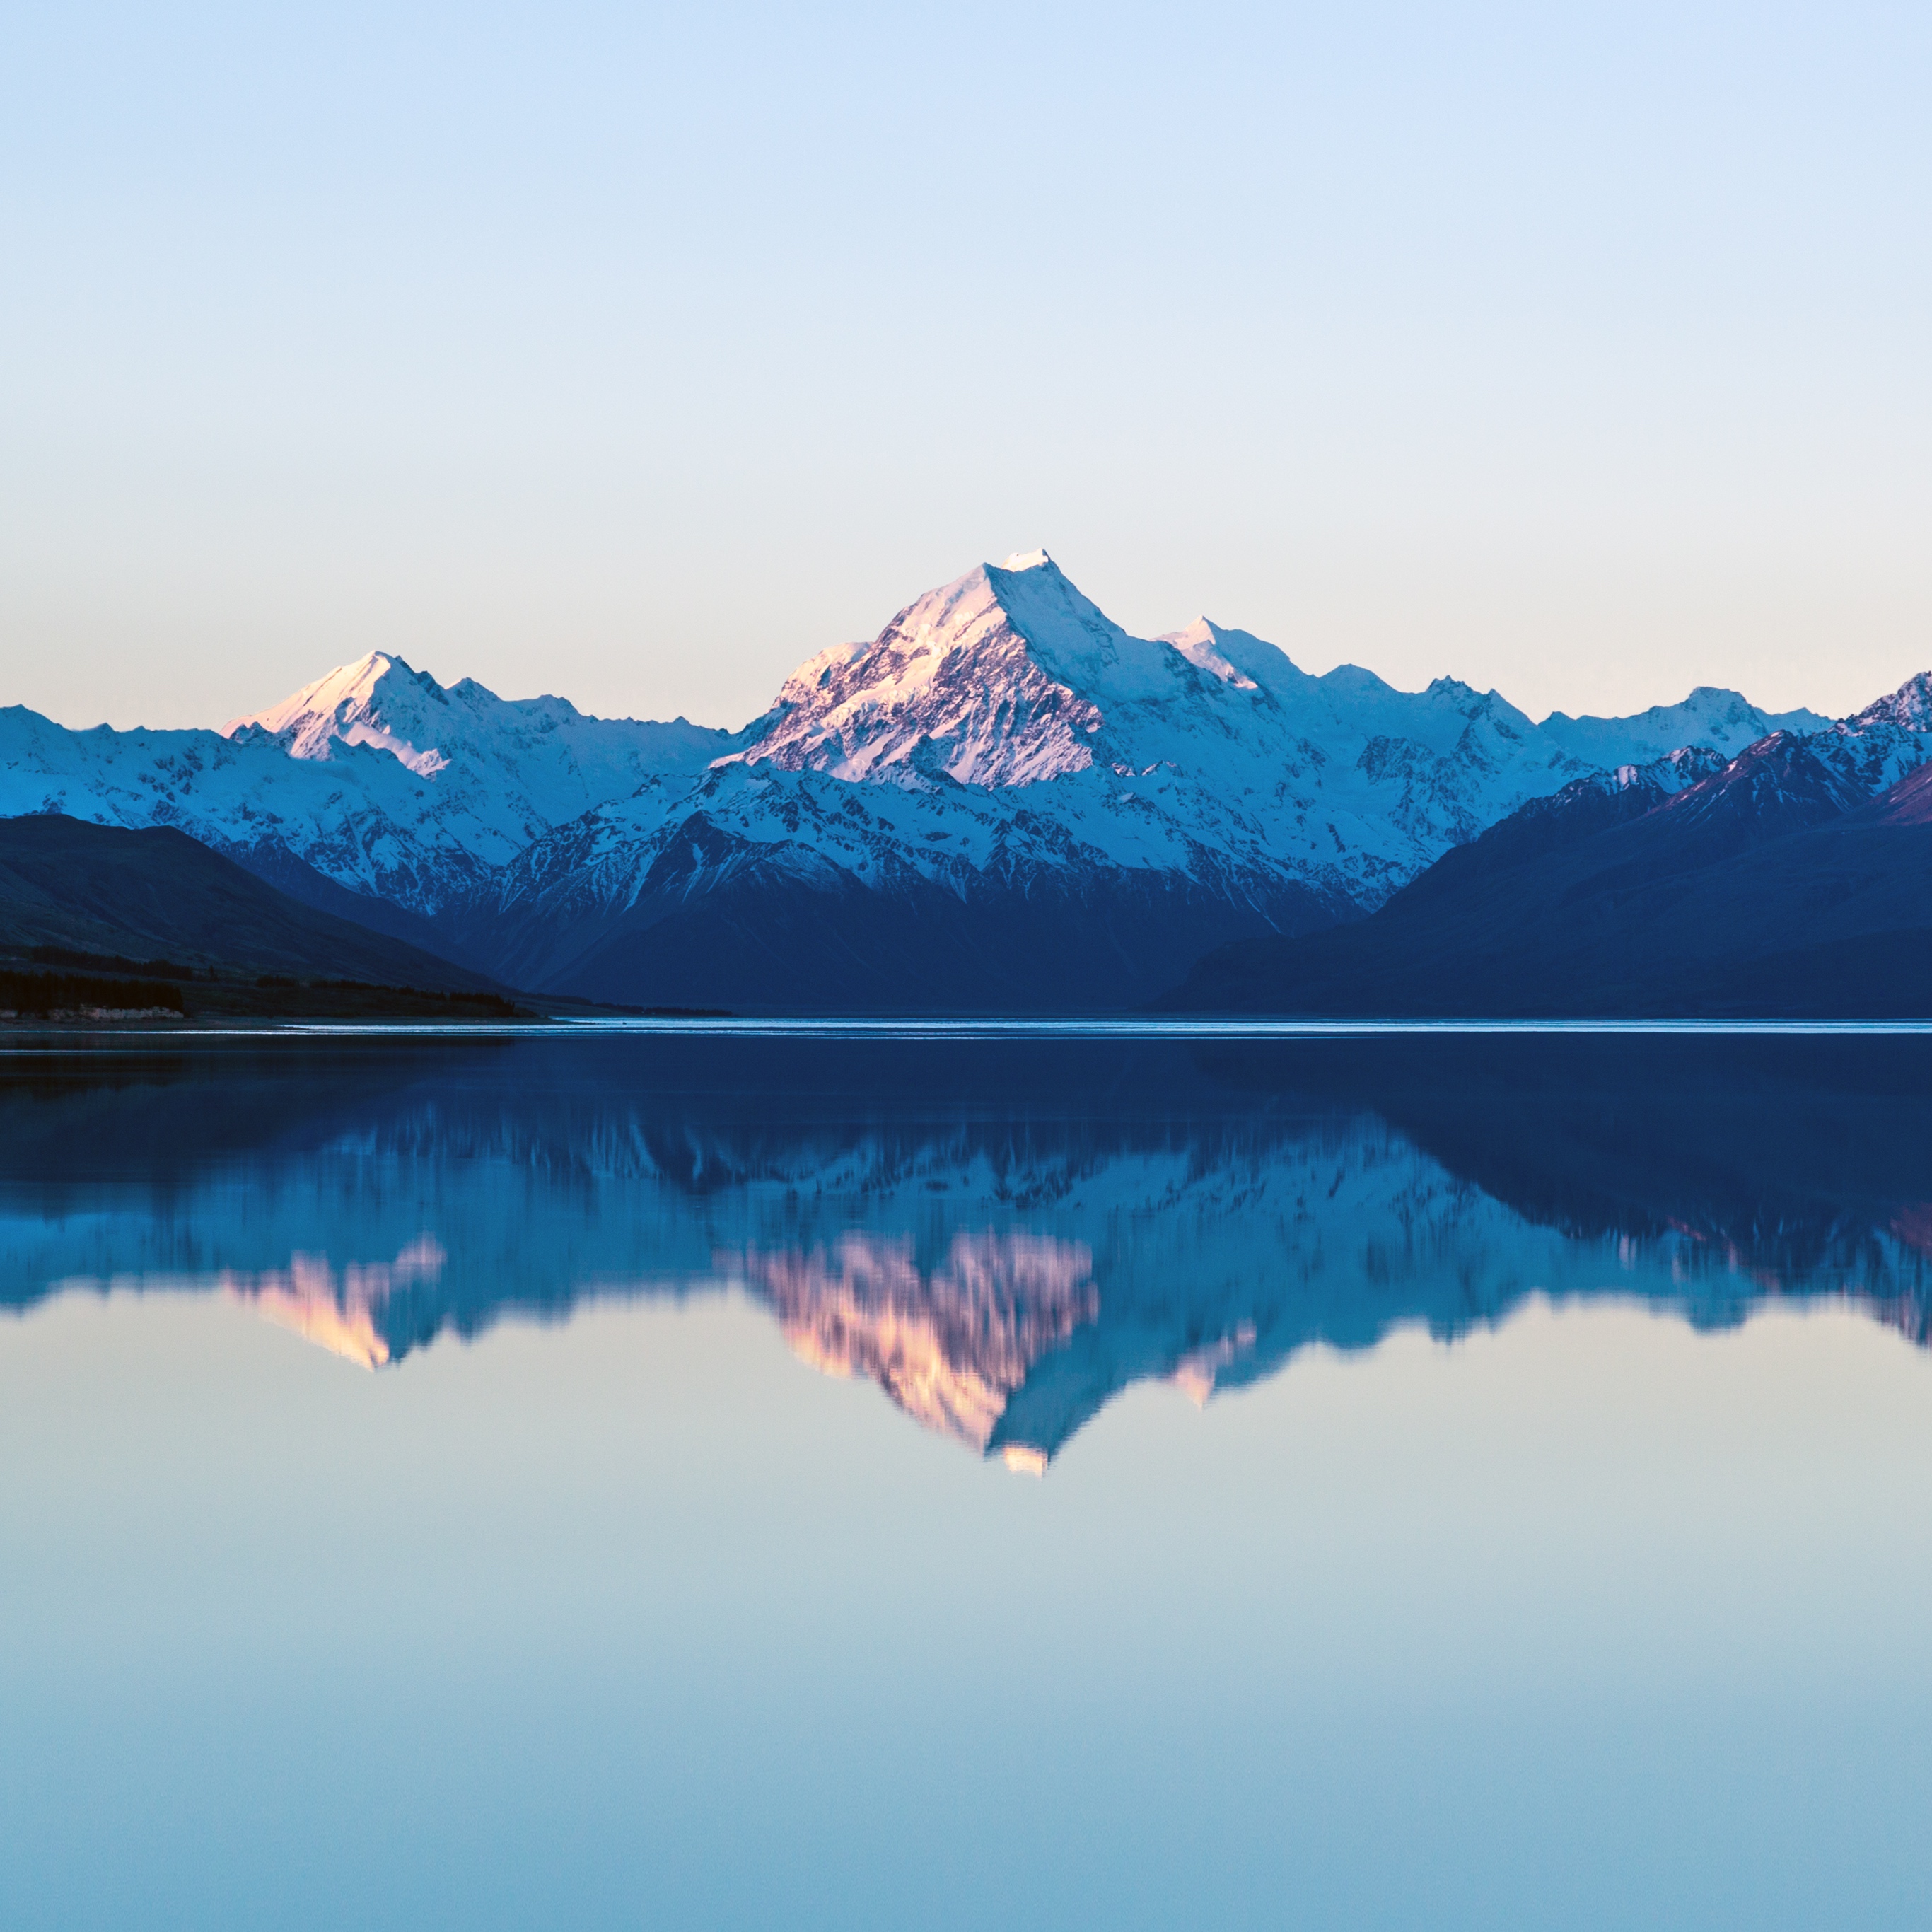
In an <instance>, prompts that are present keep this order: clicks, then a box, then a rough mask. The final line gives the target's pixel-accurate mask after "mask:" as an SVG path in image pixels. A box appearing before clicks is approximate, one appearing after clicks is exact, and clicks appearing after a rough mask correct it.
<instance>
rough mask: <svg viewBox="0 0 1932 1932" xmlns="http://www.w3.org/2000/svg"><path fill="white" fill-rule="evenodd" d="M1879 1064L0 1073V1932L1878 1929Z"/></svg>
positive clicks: (1909, 1044) (1927, 1189) (606, 1060)
mask: <svg viewBox="0 0 1932 1932" xmlns="http://www.w3.org/2000/svg"><path fill="white" fill-rule="evenodd" d="M1928 1260H1932V1040H1928V1039H1927V1038H1925V1037H1922V1036H1921V1037H1883V1036H1875V1037H1858V1036H1852V1037H1769V1038H1767V1037H1699V1036H1696V1035H1679V1036H1675V1037H1646V1036H1634V1035H1628V1034H1626V1035H1621V1036H1613V1037H1592V1036H1588V1035H1577V1034H1568V1035H1564V1034H1555V1035H1543V1034H1509V1035H1495V1034H1490V1035H1455V1034H1424V1035H1408V1036H1403V1035H1394V1036H1389V1037H1381V1038H1375V1037H1368V1038H1359V1037H1358V1038H1351V1037H1329V1038H1307V1039H1283V1038H1268V1037H1261V1038H1244V1039H1217V1038H1214V1037H1208V1036H1204V1035H1188V1036H1184V1037H1167V1038H1161V1039H1145V1038H1139V1037H1130V1036H1121V1035H1112V1036H1106V1037H1088V1038H1070V1037H1065V1036H1064V1034H1062V1035H1047V1034H1027V1033H1025V1032H1024V1031H996V1032H993V1033H991V1034H986V1033H984V1032H980V1033H976V1034H973V1035H971V1036H969V1037H926V1038H916V1039H907V1038H900V1037H891V1036H889V1035H876V1034H865V1033H863V1032H862V1031H853V1030H847V1031H844V1032H843V1033H841V1034H837V1035H835V1036H811V1035H807V1036H802V1037H783V1036H772V1035H769V1034H766V1035H762V1036H758V1037H747V1036H742V1035H736V1036H734V1035H732V1034H728V1033H727V1034H722V1035H715V1036H710V1037H679V1036H675V1035H672V1036H657V1035H649V1034H642V1035H640V1034H619V1035H604V1036H597V1037H583V1036H577V1037H563V1038H556V1037H496V1038H481V1037H470V1038H467V1039H460V1040H450V1039H436V1040H430V1039H410V1038H400V1037H365V1038H353V1039H344V1038H314V1039H306V1040H287V1039H283V1040H256V1041H254V1042H248V1041H229V1042H213V1043H205V1044H203V1045H201V1046H196V1047H193V1048H170V1047H169V1046H167V1045H166V1043H147V1044H145V1046H142V1048H141V1049H139V1050H135V1049H116V1050H113V1051H108V1050H95V1051H92V1052H16V1053H13V1054H11V1055H4V1056H0V1919H4V1921H5V1923H6V1924H8V1925H20V1926H23V1927H28V1926H31V1927H42V1926H60V1927H117V1928H119V1927H130V1926H140V1927H173V1926H179V1927H195V1928H205V1927H262V1926H266V1925H273V1926H275V1927H445V1926H447V1927H465V1928H469V1927H535V1926H558V1927H604V1926H623V1927H631V1926H637V1927H752V1926H757V1927H763V1926H773V1927H788V1928H789V1927H841V1928H850V1927H874V1926H881V1927H884V1926H890V1927H898V1926H907V1927H976V1928H977V1927H986V1926H992V1925H998V1926H1002V1927H1015V1926H1018V1927H1056V1928H1058V1927H1087V1926H1093V1927H1141V1926H1148V1927H1154V1926H1158V1927H1175V1926H1187V1927H1193V1926H1211V1927H1248V1926H1256V1927H1259V1926H1268V1927H1277V1926H1309V1927H1331V1926H1332V1927H1351V1928H1353V1927H1418V1928H1421V1927H1427V1928H1440V1927H1486V1928H1487V1927H1498V1926H1526V1927H1612V1926H1614V1927H1634V1926H1644V1927H1651V1926H1660V1925H1662V1926H1672V1927H1706V1926H1712V1927H1716V1926H1724V1927H1733V1926H1735V1927H1751V1928H1765V1927H1827V1926H1829V1927H1834V1928H1838V1927H1845V1926H1847V1925H1856V1926H1858V1927H1892V1926H1897V1927H1905V1926H1911V1927H1921V1926H1923V1925H1924V1924H1926V1923H1927V1921H1928V1917H1932V1879H1929V1878H1928V1876H1927V1868H1926V1860H1925V1856H1924V1848H1923V1836H1924V1822H1925V1820H1926V1818H1927V1816H1928V1814H1932V1643H1928V1632H1932V1508H1928V1507H1927V1494H1928V1490H1932V1356H1928V1353H1927V1339H1928V1326H1927V1314H1928V1308H1932V1278H1928V1275H1927V1265H1928Z"/></svg>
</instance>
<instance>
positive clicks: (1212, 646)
mask: <svg viewBox="0 0 1932 1932" xmlns="http://www.w3.org/2000/svg"><path fill="white" fill-rule="evenodd" d="M1227 636H1228V633H1227V632H1226V631H1223V629H1222V628H1221V627H1220V625H1218V624H1217V623H1215V622H1214V620H1213V619H1211V618H1208V617H1197V618H1196V619H1195V620H1194V621H1193V623H1191V624H1190V625H1187V626H1186V627H1185V628H1183V629H1181V630H1178V631H1163V632H1162V633H1161V636H1160V641H1161V643H1164V644H1172V646H1174V648H1175V649H1176V650H1177V651H1178V652H1180V653H1181V655H1182V656H1183V657H1184V658H1186V659H1187V661H1188V662H1189V663H1190V664H1193V666H1194V667H1196V669H1197V670H1205V671H1206V672H1207V673H1208V675H1209V676H1211V677H1218V678H1219V679H1220V680H1221V682H1223V684H1230V685H1233V686H1234V688H1235V689H1236V690H1237V691H1256V690H1259V688H1260V686H1259V685H1257V684H1256V682H1255V680H1254V679H1253V678H1251V677H1250V676H1248V675H1247V673H1245V672H1244V671H1243V670H1241V669H1240V667H1238V665H1236V664H1235V662H1234V661H1233V659H1232V658H1230V657H1229V655H1227V653H1226V652H1225V651H1224V650H1223V649H1222V648H1221V646H1222V643H1223V640H1224V639H1225V638H1226V637H1227Z"/></svg>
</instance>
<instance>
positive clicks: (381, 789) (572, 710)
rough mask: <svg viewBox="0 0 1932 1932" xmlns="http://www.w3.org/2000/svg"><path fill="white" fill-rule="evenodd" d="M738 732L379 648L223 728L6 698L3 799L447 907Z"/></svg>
mask: <svg viewBox="0 0 1932 1932" xmlns="http://www.w3.org/2000/svg"><path fill="white" fill-rule="evenodd" d="M736 742H737V739H736V737H734V736H733V734H732V733H729V732H725V731H714V730H706V729H704V728H703V727H700V726H697V725H693V724H686V723H685V721H684V720H682V718H679V719H678V720H676V721H675V722H674V723H671V724H647V723H640V722H638V721H636V720H634V719H631V718H587V717H586V716H584V715H583V713H582V712H579V711H578V710H577V709H576V707H575V706H574V705H571V704H570V703H567V702H566V701H565V700H563V699H562V698H559V697H535V698H528V699H524V700H505V699H502V698H499V697H497V696H496V694H494V693H493V692H492V691H486V690H485V689H484V688H483V686H482V685H479V684H477V683H475V682H473V681H472V680H471V679H467V678H466V679H463V680H462V682H460V683H458V684H457V685H453V686H451V687H450V688H448V689H445V688H443V686H442V685H439V684H438V683H437V682H436V680H435V679H434V678H432V677H431V676H428V674H427V673H424V672H421V671H416V670H412V669H411V668H410V666H409V665H408V664H405V663H404V661H402V659H401V658H395V657H391V656H387V655H383V654H382V653H380V652H372V653H371V654H370V655H368V656H366V657H363V658H358V659H357V660H356V661H355V662H354V663H353V664H345V665H344V666H343V667H341V669H340V670H335V671H332V672H331V673H329V676H327V677H325V678H321V679H317V682H315V683H314V684H311V685H307V686H305V688H303V689H302V690H301V691H298V692H297V693H296V694H295V696H293V697H291V698H290V699H288V700H287V701H286V702H285V703H281V704H279V705H277V706H274V707H273V708H272V709H269V710H268V711H265V712H257V713H254V714H251V715H246V716H243V717H240V718H233V719H231V720H230V721H229V723H227V724H225V725H223V727H221V729H220V731H219V732H218V733H217V732H214V731H196V730H186V731H148V730H131V731H115V730H110V729H109V728H108V727H106V726H104V725H103V726H101V727H98V728H97V729H95V730H91V731H68V730H62V727H60V726H58V725H57V724H52V723H51V722H50V721H49V720H47V719H46V718H41V717H40V716H38V715H37V714H35V713H34V712H30V711H28V710H26V709H24V708H23V707H22V706H13V707H11V708H10V709H7V710H5V711H0V815H5V814H15V813H19V812H24V811H65V812H67V813H68V814H70V815H71V816H72V817H77V818H86V819H90V820H95V821H96V822H98V823H104V824H118V825H129V826H142V825H153V824H165V825H174V826H178V827H179V828H180V829H181V830H183V831H184V832H188V833H190V835H192V836H193V837H195V838H199V839H200V840H201V841H202V842H203V843H204V844H209V845H211V846H213V847H215V848H216V849H217V850H220V851H223V852H226V853H229V854H230V855H231V856H234V857H236V858H238V859H241V860H242V862H244V863H245V864H248V865H251V866H252V867H253V868H254V869H257V870H258V871H261V872H263V874H264V875H265V876H266V877H269V878H270V879H272V880H273V881H274V883H276V884H278V885H280V886H282V887H283V889H284V890H290V891H293V892H296V895H297V896H299V897H301V896H305V895H306V894H305V888H304V883H303V880H302V876H301V874H302V871H305V869H310V868H312V870H313V871H314V872H316V873H319V874H321V875H322V877H323V879H324V880H328V881H332V882H333V883H335V885H337V886H341V887H344V888H347V891H348V892H350V893H352V894H354V895H359V896H360V897H362V898H369V899H374V900H377V901H383V902H385V903H386V904H390V905H393V906H395V907H401V908H402V909H403V910H405V911H407V912H409V913H417V914H421V915H424V916H434V915H435V914H437V913H440V912H443V911H444V910H446V909H447V908H448V907H450V906H451V905H452V904H456V903H458V902H460V901H463V900H464V899H465V898H467V897H468V896H469V895H470V894H472V893H473V892H477V891H478V890H481V889H483V888H484V886H485V885H486V884H487V881H488V880H489V879H490V878H491V877H493V876H494V874H496V872H497V871H499V869H500V868H502V867H503V866H505V865H507V864H508V862H510V860H511V859H514V857H515V856H517V853H520V852H521V851H522V850H523V849H524V848H525V847H526V846H527V845H529V843H530V841H532V839H533V838H537V837H538V836H540V835H541V834H542V833H544V832H547V831H548V830H549V829H550V828H551V827H552V826H555V825H558V824H561V823H565V822H566V821H568V820H570V819H572V818H574V817H577V816H579V815H580V814H582V813H583V812H585V811H588V810H589V809H590V808H592V806H594V805H598V804H601V803H602V802H604V801H606V800H607V799H611V798H614V797H618V796H622V795H624V794H625V793H628V792H629V791H631V790H634V788H635V787H637V786H638V785H640V784H643V782H645V781H646V780H647V779H648V778H650V777H652V776H653V775H656V774H658V773H660V772H673V773H677V774H679V775H683V776H685V777H686V778H689V777H691V776H692V775H694V774H696V773H698V772H702V771H703V769H705V767H706V766H707V765H708V764H709V762H710V761H711V760H712V759H713V758H715V757H718V755H719V754H721V753H722V752H724V751H729V750H730V749H731V748H732V747H733V745H735V744H736ZM290 859H293V860H294V861H296V865H294V866H293V867H291V865H290V863H289V861H290ZM326 907H327V909H329V910H350V911H352V912H353V910H354V907H353V901H348V902H345V901H342V900H341V899H338V898H333V897H332V898H329V899H328V900H327V901H326Z"/></svg>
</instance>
